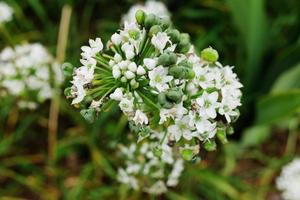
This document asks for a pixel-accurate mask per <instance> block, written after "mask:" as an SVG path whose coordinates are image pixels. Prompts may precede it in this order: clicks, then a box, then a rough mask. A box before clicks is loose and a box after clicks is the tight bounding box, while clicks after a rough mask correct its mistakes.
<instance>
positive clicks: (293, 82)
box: [0, 0, 300, 200]
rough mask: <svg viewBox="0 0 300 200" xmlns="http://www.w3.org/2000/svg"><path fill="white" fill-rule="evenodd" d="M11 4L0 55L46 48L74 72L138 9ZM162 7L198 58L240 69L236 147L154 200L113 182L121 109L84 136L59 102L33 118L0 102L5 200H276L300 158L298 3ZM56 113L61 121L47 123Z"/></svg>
mask: <svg viewBox="0 0 300 200" xmlns="http://www.w3.org/2000/svg"><path fill="white" fill-rule="evenodd" d="M5 2H7V3H8V4H9V5H10V6H11V7H13V9H14V12H15V13H14V19H13V21H11V22H9V23H6V24H5V31H6V33H8V34H9V35H10V37H9V38H10V39H9V38H8V37H7V35H6V34H5V32H4V28H3V27H2V28H1V37H0V47H1V49H3V48H4V47H5V46H7V45H10V44H19V43H21V42H24V41H28V42H40V43H42V44H43V45H45V46H46V47H47V48H48V49H49V50H50V52H51V53H52V54H53V55H54V56H55V55H58V56H57V57H58V58H59V59H60V60H61V61H63V62H69V63H71V64H73V65H74V66H79V58H80V51H81V50H80V47H81V46H82V45H85V44H86V43H87V41H88V39H89V38H95V37H101V38H102V39H103V40H104V41H107V40H108V39H109V38H110V35H111V34H113V33H114V32H115V31H116V30H117V29H118V28H119V25H120V19H121V17H122V15H123V14H125V13H126V12H127V11H128V9H129V8H130V6H132V5H133V4H134V3H137V2H138V1H129V0H127V1H120V0H109V1H108V0H81V1H79V0H51V1H50V0H22V1H20V0H6V1H5ZM140 2H141V1H140ZM163 2H164V3H165V4H166V5H167V7H168V8H169V10H170V12H171V14H172V20H173V23H174V25H175V26H176V27H177V28H178V29H179V30H180V31H183V32H187V33H189V34H190V35H191V38H192V42H193V43H194V44H195V47H196V50H201V49H203V48H205V47H207V46H212V47H214V48H215V49H217V50H218V52H219V54H220V58H221V59H220V60H222V63H224V64H230V65H234V66H235V71H236V72H237V73H238V75H239V77H240V79H241V82H242V83H243V85H244V88H243V100H242V101H243V106H242V108H241V116H240V119H239V120H238V121H237V122H236V124H235V130H236V131H235V134H234V135H233V136H231V137H230V138H229V141H230V142H229V143H228V144H226V145H223V146H221V145H219V149H218V150H217V151H216V152H213V153H207V155H204V156H203V160H202V161H201V162H200V163H198V164H192V163H191V164H187V168H186V169H185V171H184V173H183V175H182V177H181V179H180V183H179V185H178V186H177V187H176V188H174V189H170V190H169V192H168V193H167V194H164V195H162V196H159V197H154V196H149V195H147V194H144V193H141V192H133V191H131V190H128V188H126V187H125V186H121V185H120V184H118V183H117V182H116V180H115V177H116V170H117V168H118V165H119V164H120V161H118V159H117V158H116V156H115V154H116V153H117V152H116V151H117V148H116V145H117V144H118V143H121V142H122V143H126V138H127V134H128V133H129V130H128V127H127V121H126V118H124V117H122V116H121V113H120V111H119V110H118V108H117V107H116V108H114V109H112V110H110V111H109V112H106V113H102V114H101V115H100V117H99V119H98V120H97V121H96V122H95V123H94V124H89V123H87V122H85V120H84V119H83V118H82V117H81V116H80V114H79V112H78V110H76V109H74V108H73V107H71V106H70V105H69V104H70V103H69V102H68V101H67V100H66V99H65V97H64V96H63V94H62V95H61V96H60V97H59V98H56V99H53V100H52V101H51V102H50V101H49V102H46V103H45V104H43V105H41V106H40V107H39V109H38V110H37V111H30V112H28V111H26V112H24V111H21V110H17V109H16V108H15V107H14V105H13V101H12V99H10V98H5V99H1V101H0V186H1V187H0V199H91V200H94V199H132V200H136V199H172V200H177V199H178V200H190V199H192V200H193V199H195V200H196V199H197V200H198V199H203V200H207V199H208V200H225V199H235V200H260V199H269V200H273V199H274V200H277V199H281V198H280V193H279V192H278V191H277V190H276V188H275V186H274V180H275V178H276V176H277V175H278V174H279V172H280V169H281V166H282V165H284V164H285V163H287V162H289V161H290V160H291V159H292V158H293V157H295V156H297V155H298V156H300V148H299V132H300V129H299V124H300V123H299V122H300V117H299V111H300V89H299V87H300V1H299V0H286V1H283V0H186V1H175V0H173V1H172V0H168V1H163ZM68 16H70V20H68ZM60 24H61V26H60ZM68 25H69V31H68V28H67V27H68ZM68 32H69V33H68ZM67 33H68V37H67V40H66V39H64V36H67ZM58 38H60V39H58ZM65 42H67V44H66V49H65V48H64V44H65ZM64 53H65V56H64ZM0 73H1V72H0ZM66 84H68V80H66ZM57 106H58V107H57ZM56 108H58V119H57V120H56V119H55V115H54V117H53V115H51V114H50V117H49V113H51V112H53V109H54V113H55V109H56ZM56 121H57V123H58V124H57V131H56V130H55V127H56V123H55V122H56ZM49 125H50V126H49ZM49 127H50V128H49ZM53 132H54V135H51V134H53ZM55 133H57V135H56V134H55Z"/></svg>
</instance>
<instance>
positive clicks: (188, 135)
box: [168, 115, 193, 142]
mask: <svg viewBox="0 0 300 200" xmlns="http://www.w3.org/2000/svg"><path fill="white" fill-rule="evenodd" d="M189 122H190V118H189V116H188V115H186V116H184V117H183V118H182V119H177V120H176V121H175V124H174V125H171V126H169V127H168V132H169V133H170V137H171V138H174V139H175V140H176V142H178V141H179V140H180V139H181V137H184V138H185V139H187V140H191V139H192V138H193V134H192V132H191V128H192V127H190V125H189Z"/></svg>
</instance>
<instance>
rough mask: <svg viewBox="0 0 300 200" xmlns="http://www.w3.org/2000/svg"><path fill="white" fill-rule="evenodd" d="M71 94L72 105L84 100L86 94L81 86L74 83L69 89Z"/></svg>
mask: <svg viewBox="0 0 300 200" xmlns="http://www.w3.org/2000/svg"><path fill="white" fill-rule="evenodd" d="M71 94H72V96H74V97H75V98H74V99H73V101H72V104H78V103H80V102H81V101H82V100H83V99H84V97H85V94H86V93H85V89H84V88H83V85H82V84H78V83H74V84H73V86H72V87H71Z"/></svg>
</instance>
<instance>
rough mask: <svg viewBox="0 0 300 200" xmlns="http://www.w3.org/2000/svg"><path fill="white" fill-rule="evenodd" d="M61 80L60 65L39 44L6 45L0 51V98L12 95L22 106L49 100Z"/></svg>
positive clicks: (28, 106) (30, 106) (34, 105)
mask: <svg viewBox="0 0 300 200" xmlns="http://www.w3.org/2000/svg"><path fill="white" fill-rule="evenodd" d="M62 81H63V75H62V71H61V70H60V65H59V64H58V63H56V62H55V61H54V59H53V58H52V57H51V55H50V54H49V53H48V51H47V50H46V49H45V48H44V47H43V46H42V45H41V44H39V43H34V44H22V45H17V46H15V47H14V48H12V47H6V48H5V49H3V50H2V52H1V53H0V98H4V97H6V96H13V97H15V99H16V100H17V104H18V106H19V107H21V108H29V109H34V108H36V107H37V105H38V104H39V103H42V102H43V101H45V100H47V99H50V98H51V97H52V95H53V92H54V90H55V88H57V86H58V85H59V84H61V83H62Z"/></svg>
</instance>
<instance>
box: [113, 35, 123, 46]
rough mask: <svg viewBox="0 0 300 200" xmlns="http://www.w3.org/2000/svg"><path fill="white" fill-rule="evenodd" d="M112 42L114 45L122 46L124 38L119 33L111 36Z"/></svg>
mask: <svg viewBox="0 0 300 200" xmlns="http://www.w3.org/2000/svg"><path fill="white" fill-rule="evenodd" d="M111 41H112V43H113V44H114V45H120V44H121V42H122V37H121V35H120V34H118V33H114V34H113V35H112V36H111Z"/></svg>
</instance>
